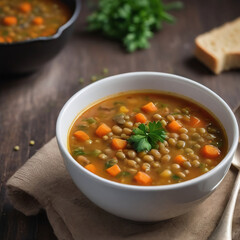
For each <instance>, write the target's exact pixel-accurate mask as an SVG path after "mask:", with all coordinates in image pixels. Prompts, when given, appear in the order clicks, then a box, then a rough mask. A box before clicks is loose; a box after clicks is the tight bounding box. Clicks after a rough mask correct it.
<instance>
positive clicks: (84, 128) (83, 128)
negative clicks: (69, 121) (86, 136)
mask: <svg viewBox="0 0 240 240" xmlns="http://www.w3.org/2000/svg"><path fill="white" fill-rule="evenodd" d="M77 129H78V130H87V129H88V126H85V125H78V126H77Z"/></svg>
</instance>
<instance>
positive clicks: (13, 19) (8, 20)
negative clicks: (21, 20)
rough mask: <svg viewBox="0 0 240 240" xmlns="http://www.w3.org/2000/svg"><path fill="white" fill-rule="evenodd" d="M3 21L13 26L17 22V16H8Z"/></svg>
mask: <svg viewBox="0 0 240 240" xmlns="http://www.w3.org/2000/svg"><path fill="white" fill-rule="evenodd" d="M3 23H4V25H6V26H12V25H16V24H17V18H16V17H13V16H8V17H5V18H4V19H3Z"/></svg>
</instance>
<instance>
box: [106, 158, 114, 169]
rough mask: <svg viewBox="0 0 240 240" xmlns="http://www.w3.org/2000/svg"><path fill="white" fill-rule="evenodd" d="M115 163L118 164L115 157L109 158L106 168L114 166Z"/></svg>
mask: <svg viewBox="0 0 240 240" xmlns="http://www.w3.org/2000/svg"><path fill="white" fill-rule="evenodd" d="M115 164H116V160H115V159H111V160H109V161H107V162H106V163H105V169H107V168H110V167H112V166H113V165H115Z"/></svg>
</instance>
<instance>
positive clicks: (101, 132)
mask: <svg viewBox="0 0 240 240" xmlns="http://www.w3.org/2000/svg"><path fill="white" fill-rule="evenodd" d="M110 132H111V128H110V127H109V126H108V125H106V124H105V123H102V124H101V125H100V126H99V127H98V128H97V130H96V134H97V135H98V136H99V137H103V136H105V135H106V134H108V133H110Z"/></svg>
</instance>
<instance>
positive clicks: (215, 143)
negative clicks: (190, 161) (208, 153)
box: [211, 141, 223, 148]
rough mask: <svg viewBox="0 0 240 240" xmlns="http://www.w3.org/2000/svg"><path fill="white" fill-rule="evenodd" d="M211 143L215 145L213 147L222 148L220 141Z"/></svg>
mask: <svg viewBox="0 0 240 240" xmlns="http://www.w3.org/2000/svg"><path fill="white" fill-rule="evenodd" d="M211 145H213V146H215V147H218V148H222V146H223V142H222V141H219V142H216V141H213V142H212V143H211Z"/></svg>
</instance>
